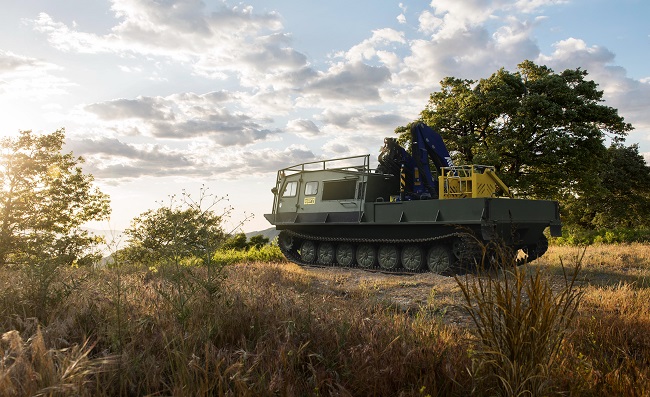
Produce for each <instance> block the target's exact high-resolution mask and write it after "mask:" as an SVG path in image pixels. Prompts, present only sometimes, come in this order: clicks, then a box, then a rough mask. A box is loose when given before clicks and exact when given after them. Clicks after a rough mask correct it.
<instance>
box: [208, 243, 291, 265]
mask: <svg viewBox="0 0 650 397" xmlns="http://www.w3.org/2000/svg"><path fill="white" fill-rule="evenodd" d="M212 260H213V261H214V262H216V263H220V264H223V265H231V264H234V263H240V262H272V263H278V262H284V261H285V258H284V255H282V252H281V251H280V248H279V247H278V246H277V245H276V244H273V245H268V244H267V245H262V246H261V247H259V248H257V247H253V248H250V249H248V250H238V249H221V250H218V251H217V252H215V254H214V255H213V256H212Z"/></svg>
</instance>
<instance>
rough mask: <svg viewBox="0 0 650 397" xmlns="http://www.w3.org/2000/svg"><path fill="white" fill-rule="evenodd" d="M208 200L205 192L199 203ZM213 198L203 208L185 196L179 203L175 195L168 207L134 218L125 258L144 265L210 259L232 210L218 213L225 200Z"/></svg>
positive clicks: (202, 192) (129, 232) (223, 235)
mask: <svg viewBox="0 0 650 397" xmlns="http://www.w3.org/2000/svg"><path fill="white" fill-rule="evenodd" d="M206 197H208V195H207V194H206V193H205V190H204V189H202V191H201V197H200V198H199V200H200V201H202V200H205V199H206ZM210 197H211V196H210ZM211 198H212V202H211V203H210V205H209V206H208V207H207V208H202V205H201V203H200V202H198V203H194V202H193V201H191V197H190V196H189V195H188V194H186V193H183V195H182V199H181V200H180V201H178V200H177V199H176V197H175V196H172V197H170V202H169V204H168V205H165V206H161V207H160V208H158V209H156V210H149V211H146V212H144V213H142V214H140V215H139V216H138V217H136V218H134V219H133V220H132V221H131V227H130V228H129V229H127V230H125V234H126V235H127V236H128V238H129V240H128V245H127V247H126V249H125V252H124V253H125V254H126V257H127V258H128V259H129V260H134V261H138V262H142V263H153V262H158V261H160V260H161V259H163V258H176V259H178V258H187V257H192V256H194V257H200V258H209V257H211V255H212V254H213V253H214V251H215V250H216V249H217V248H218V247H219V246H220V245H221V244H222V243H223V241H224V240H225V238H226V234H225V233H224V231H223V228H222V222H223V220H224V217H225V216H227V214H228V213H229V212H230V210H231V209H230V208H228V209H226V210H224V211H223V212H222V213H216V212H215V211H214V208H215V206H216V205H217V204H218V203H219V202H220V201H222V200H224V199H225V198H223V197H222V198H215V197H211ZM204 207H205V205H204Z"/></svg>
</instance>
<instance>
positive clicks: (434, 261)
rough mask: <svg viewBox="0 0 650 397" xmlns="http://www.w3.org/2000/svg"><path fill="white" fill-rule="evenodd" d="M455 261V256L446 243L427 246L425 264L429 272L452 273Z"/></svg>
mask: <svg viewBox="0 0 650 397" xmlns="http://www.w3.org/2000/svg"><path fill="white" fill-rule="evenodd" d="M455 262H456V258H455V256H454V254H453V252H452V250H451V249H450V248H449V247H448V246H447V245H443V244H435V245H433V246H432V247H431V248H429V252H428V253H427V266H428V267H429V270H430V271H431V272H433V273H437V274H444V275H449V274H453V270H454V263H455Z"/></svg>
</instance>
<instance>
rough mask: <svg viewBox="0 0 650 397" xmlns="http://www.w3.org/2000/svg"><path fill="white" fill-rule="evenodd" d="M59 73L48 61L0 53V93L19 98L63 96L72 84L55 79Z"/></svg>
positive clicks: (62, 79) (59, 68)
mask: <svg viewBox="0 0 650 397" xmlns="http://www.w3.org/2000/svg"><path fill="white" fill-rule="evenodd" d="M62 70H63V68H62V67H60V66H58V65H55V64H53V63H50V62H45V61H42V60H40V59H37V58H32V57H27V56H23V55H19V54H15V53H13V52H11V51H3V50H0V93H6V94H8V95H11V96H16V97H21V98H23V97H25V98H47V97H50V96H53V95H64V94H66V93H67V92H68V90H69V89H70V88H71V87H73V86H75V84H74V83H72V82H71V81H69V80H68V79H66V78H63V77H59V76H57V73H58V72H60V71H62Z"/></svg>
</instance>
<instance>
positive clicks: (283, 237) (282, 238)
mask: <svg viewBox="0 0 650 397" xmlns="http://www.w3.org/2000/svg"><path fill="white" fill-rule="evenodd" d="M278 245H279V246H280V250H282V251H284V252H288V251H291V249H292V248H293V245H294V239H293V236H292V235H290V234H289V233H287V232H285V231H284V230H283V231H281V232H280V235H279V236H278Z"/></svg>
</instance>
